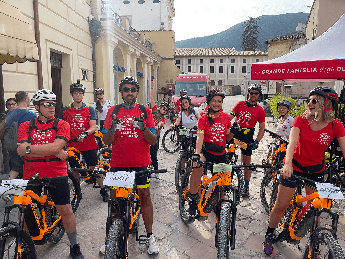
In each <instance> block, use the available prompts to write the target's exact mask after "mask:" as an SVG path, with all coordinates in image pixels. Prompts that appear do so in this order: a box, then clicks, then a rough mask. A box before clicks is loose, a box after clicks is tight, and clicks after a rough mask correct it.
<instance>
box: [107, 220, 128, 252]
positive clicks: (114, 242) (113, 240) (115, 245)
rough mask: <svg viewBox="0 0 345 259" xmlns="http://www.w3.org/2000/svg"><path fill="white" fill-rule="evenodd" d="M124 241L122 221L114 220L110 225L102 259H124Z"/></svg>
mask: <svg viewBox="0 0 345 259" xmlns="http://www.w3.org/2000/svg"><path fill="white" fill-rule="evenodd" d="M124 242H125V243H127V242H126V240H125V233H124V226H123V221H122V219H115V220H114V222H113V223H112V224H111V226H110V229H109V232H108V235H107V241H106V246H105V254H104V259H114V258H116V259H120V258H121V259H125V258H126V253H127V249H126V251H123V250H124V249H123V244H124Z"/></svg>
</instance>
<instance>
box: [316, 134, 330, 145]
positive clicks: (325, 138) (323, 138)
mask: <svg viewBox="0 0 345 259" xmlns="http://www.w3.org/2000/svg"><path fill="white" fill-rule="evenodd" d="M319 141H320V144H321V145H327V146H328V145H329V143H330V141H331V136H330V135H329V134H328V133H321V134H320V136H319Z"/></svg>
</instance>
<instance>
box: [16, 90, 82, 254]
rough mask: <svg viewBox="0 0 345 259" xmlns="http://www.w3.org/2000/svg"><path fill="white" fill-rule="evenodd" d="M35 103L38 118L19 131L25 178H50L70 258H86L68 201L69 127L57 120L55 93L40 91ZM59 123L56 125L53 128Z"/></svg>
mask: <svg viewBox="0 0 345 259" xmlns="http://www.w3.org/2000/svg"><path fill="white" fill-rule="evenodd" d="M32 100H33V103H34V105H35V109H36V110H37V111H38V114H39V115H38V118H37V119H34V120H33V121H26V122H23V123H22V124H21V125H20V126H19V129H18V148H17V152H18V154H19V155H20V156H23V157H24V166H23V178H24V179H30V178H32V176H33V175H35V174H38V175H39V178H43V177H48V179H49V180H50V184H51V185H53V186H55V188H54V187H50V188H49V193H50V195H51V197H52V200H53V201H54V203H55V207H56V209H57V211H58V212H59V214H60V216H61V220H62V224H63V227H64V229H65V231H66V233H67V236H68V239H69V241H70V257H72V258H75V259H83V258H84V256H83V255H82V253H81V251H80V246H79V244H78V243H77V230H76V225H77V222H76V218H75V215H74V213H73V211H72V207H71V204H70V200H69V199H70V198H69V197H70V192H69V185H68V176H67V164H66V158H67V157H68V154H67V152H66V151H65V150H64V146H65V145H66V144H67V142H68V140H69V138H70V126H69V124H68V123H67V122H65V121H63V120H59V119H56V118H55V117H54V114H55V106H56V95H55V94H54V93H53V92H51V91H49V90H46V89H42V90H38V91H37V92H36V93H35V94H34V96H33V98H32ZM56 121H57V126H56V127H54V126H53V125H55V124H54V123H56ZM32 123H33V124H32ZM31 125H34V127H32V126H31Z"/></svg>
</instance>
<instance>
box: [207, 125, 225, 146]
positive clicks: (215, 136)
mask: <svg viewBox="0 0 345 259" xmlns="http://www.w3.org/2000/svg"><path fill="white" fill-rule="evenodd" d="M224 132H226V128H225V125H224V124H222V123H213V124H212V126H211V127H210V133H211V142H222V140H223V139H224Z"/></svg>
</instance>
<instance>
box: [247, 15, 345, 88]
mask: <svg viewBox="0 0 345 259" xmlns="http://www.w3.org/2000/svg"><path fill="white" fill-rule="evenodd" d="M344 43H345V15H342V17H341V18H340V19H339V20H338V21H337V22H336V23H335V24H334V25H333V26H332V27H331V28H329V29H328V30H327V31H326V32H324V33H323V34H322V35H321V36H320V37H318V38H316V39H315V40H313V41H311V42H309V43H308V44H306V45H304V46H302V47H301V48H299V49H296V50H295V51H292V52H290V53H288V54H286V55H284V56H281V57H279V58H276V59H272V60H269V61H265V62H261V63H255V64H252V65H251V70H250V78H251V80H286V81H288V80H290V81H298V80H303V81H312V80H316V81H329V80H336V79H345V48H344Z"/></svg>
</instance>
